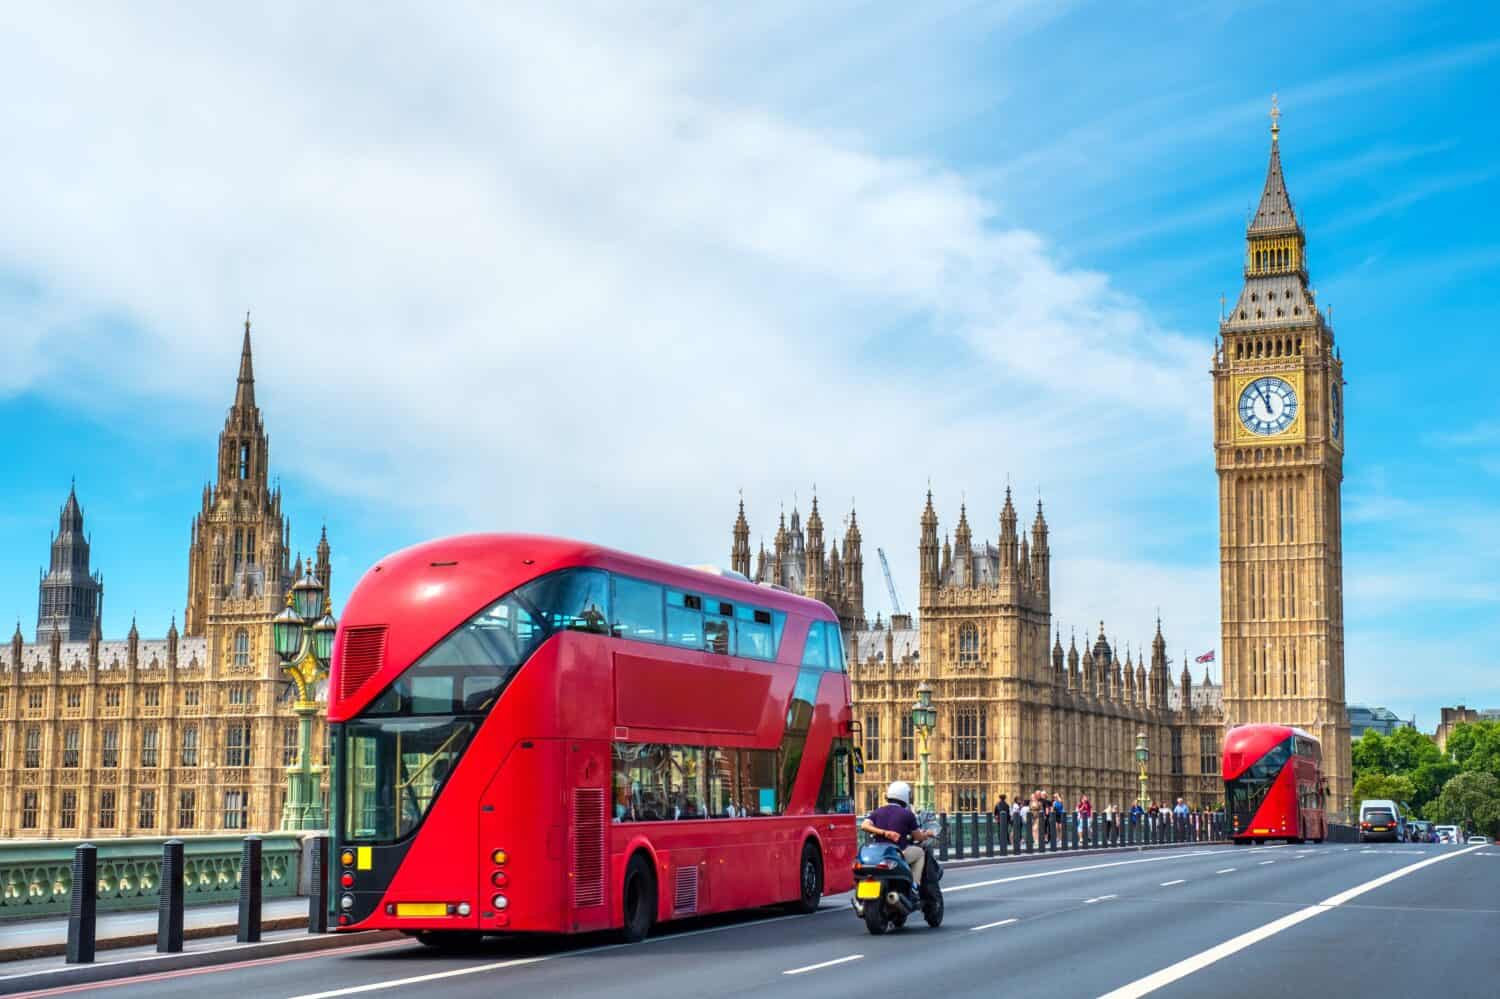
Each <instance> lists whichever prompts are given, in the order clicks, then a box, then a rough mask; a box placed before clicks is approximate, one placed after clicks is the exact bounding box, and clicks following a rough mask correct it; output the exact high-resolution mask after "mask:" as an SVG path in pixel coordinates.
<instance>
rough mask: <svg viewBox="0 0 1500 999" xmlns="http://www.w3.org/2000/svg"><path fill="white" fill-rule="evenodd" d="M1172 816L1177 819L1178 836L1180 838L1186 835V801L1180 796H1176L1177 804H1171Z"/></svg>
mask: <svg viewBox="0 0 1500 999" xmlns="http://www.w3.org/2000/svg"><path fill="white" fill-rule="evenodd" d="M1172 817H1173V818H1174V819H1176V820H1177V835H1178V837H1179V838H1181V837H1184V836H1186V835H1187V826H1188V806H1187V802H1185V801H1183V800H1182V799H1181V798H1178V799H1177V804H1175V805H1173V806H1172Z"/></svg>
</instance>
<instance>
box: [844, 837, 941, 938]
mask: <svg viewBox="0 0 1500 999" xmlns="http://www.w3.org/2000/svg"><path fill="white" fill-rule="evenodd" d="M923 829H924V830H926V831H927V832H932V833H935V832H937V823H936V822H935V821H932V822H929V823H927V824H924V826H923ZM936 843H937V840H936V839H926V840H923V841H922V842H921V843H920V844H919V845H920V846H921V848H922V849H923V850H924V851H926V854H927V859H926V861H925V862H924V863H923V865H922V884H921V885H920V886H919V888H920V891H919V892H914V891H912V883H911V866H910V865H908V864H907V862H906V858H905V857H903V856H901V850H900V849H899V848H898V847H897V846H896V845H895V844H894V843H891V842H890V841H888V840H880V839H874V838H872V839H871V840H870V841H869V842H868V843H866V844H865V845H864V846H862V847H860V849H859V859H857V860H856V861H855V862H854V914H855V915H856V916H858V917H860V918H861V919H863V920H864V921H865V929H867V930H869V931H870V932H871V933H872V934H874V935H875V936H880V935H881V934H883V933H885V932H886V931H887V930H889V929H891V927H896V928H898V929H899V928H900V927H902V926H904V925H906V917H907V916H909V915H911V914H912V913H913V912H915V911H916V910H917V909H919V908H920V909H921V910H922V918H923V919H925V920H927V925H928V926H931V927H932V928H934V929H936V928H937V927H939V926H941V925H942V924H943V889H942V886H941V884H940V883H939V882H941V881H942V880H943V869H942V867H941V866H940V865H939V864H938V859H937V854H936V852H935V851H934V850H933V846H934V845H935V844H936Z"/></svg>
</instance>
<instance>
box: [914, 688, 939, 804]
mask: <svg viewBox="0 0 1500 999" xmlns="http://www.w3.org/2000/svg"><path fill="white" fill-rule="evenodd" d="M911 727H912V728H913V729H914V730H915V731H916V733H917V737H918V738H919V739H921V740H922V775H921V778H920V780H921V785H922V795H921V801H920V802H919V804H920V808H919V809H918V810H919V811H932V810H933V800H932V782H931V781H930V780H929V779H928V773H927V740H928V739H929V738H930V737H931V735H932V730H933V729H935V728H937V708H934V707H933V706H932V688H931V687H929V686H928V685H927V681H926V680H923V681H922V685H921V686H920V687H918V688H917V703H915V704H913V705H912V706H911Z"/></svg>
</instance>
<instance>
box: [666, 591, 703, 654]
mask: <svg viewBox="0 0 1500 999" xmlns="http://www.w3.org/2000/svg"><path fill="white" fill-rule="evenodd" d="M690 596H691V594H687V593H683V592H682V591H681V590H668V591H667V641H668V642H669V643H670V644H672V645H681V646H682V647H684V648H688V649H701V648H703V611H701V610H699V609H698V608H699V607H701V606H702V605H701V602H700V601H698V599H697V598H696V597H694V598H692V604H691V605H690V604H689V603H688V600H689V597H690Z"/></svg>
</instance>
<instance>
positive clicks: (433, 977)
mask: <svg viewBox="0 0 1500 999" xmlns="http://www.w3.org/2000/svg"><path fill="white" fill-rule="evenodd" d="M546 960H548V958H545V957H520V958H516V959H514V960H511V961H496V962H494V963H493V964H476V965H474V966H473V967H469V968H455V969H454V970H452V971H436V972H433V973H432V974H430V975H413V976H412V977H411V978H396V979H391V980H389V981H384V982H371V983H370V984H368V985H351V986H350V987H348V988H344V989H333V990H331V991H328V992H310V993H308V994H307V995H300V996H295V997H294V999H333V997H334V996H352V995H358V994H359V993H361V992H379V991H380V990H381V989H395V988H400V987H401V986H403V985H420V984H421V983H423V982H436V981H441V980H442V979H444V978H457V977H458V976H460V975H476V974H478V973H480V972H481V971H499V970H500V969H501V968H518V967H520V966H521V965H523V964H537V963H538V962H541V961H546Z"/></svg>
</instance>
